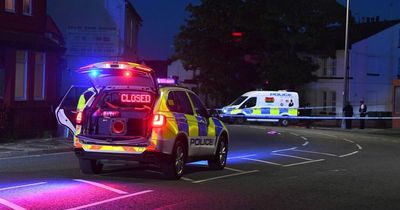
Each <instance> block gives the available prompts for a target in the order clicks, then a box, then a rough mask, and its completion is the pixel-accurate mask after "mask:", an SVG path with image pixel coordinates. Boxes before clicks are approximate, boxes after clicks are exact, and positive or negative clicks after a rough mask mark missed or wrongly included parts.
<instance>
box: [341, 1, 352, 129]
mask: <svg viewBox="0 0 400 210" xmlns="http://www.w3.org/2000/svg"><path fill="white" fill-rule="evenodd" d="M349 15H350V0H347V3H346V32H345V37H344V89H343V108H344V107H345V106H346V102H347V101H349V65H348V60H349V55H348V52H349V50H348V45H349V43H348V41H349ZM343 127H344V120H343V121H342V128H343Z"/></svg>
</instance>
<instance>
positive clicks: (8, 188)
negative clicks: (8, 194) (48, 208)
mask: <svg viewBox="0 0 400 210" xmlns="http://www.w3.org/2000/svg"><path fill="white" fill-rule="evenodd" d="M46 183H47V182H38V183H33V184H25V185H19V186H12V187H5V188H0V191H4V190H12V189H17V188H22V187H31V186H36V185H41V184H46Z"/></svg>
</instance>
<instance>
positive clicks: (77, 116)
mask: <svg viewBox="0 0 400 210" xmlns="http://www.w3.org/2000/svg"><path fill="white" fill-rule="evenodd" d="M81 123H82V112H78V114H77V115H76V124H78V125H79V124H81Z"/></svg>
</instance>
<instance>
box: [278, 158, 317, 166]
mask: <svg viewBox="0 0 400 210" xmlns="http://www.w3.org/2000/svg"><path fill="white" fill-rule="evenodd" d="M324 160H325V159H318V160H310V161H305V162H300V163H292V164H288V165H283V167H290V166H298V165H304V164H308V163H315V162H320V161H324Z"/></svg>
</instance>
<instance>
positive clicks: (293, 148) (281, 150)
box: [272, 147, 297, 152]
mask: <svg viewBox="0 0 400 210" xmlns="http://www.w3.org/2000/svg"><path fill="white" fill-rule="evenodd" d="M295 149H297V147H292V148H288V149H280V150H274V151H272V152H283V151H288V150H295Z"/></svg>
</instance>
